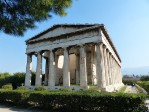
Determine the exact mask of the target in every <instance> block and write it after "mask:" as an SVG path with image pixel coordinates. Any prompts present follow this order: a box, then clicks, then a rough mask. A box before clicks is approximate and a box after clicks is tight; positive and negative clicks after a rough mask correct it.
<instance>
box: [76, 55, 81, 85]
mask: <svg viewBox="0 0 149 112" xmlns="http://www.w3.org/2000/svg"><path fill="white" fill-rule="evenodd" d="M79 58H80V57H79V54H76V84H79V82H80V81H79V80H80V75H79V60H80V59H79Z"/></svg>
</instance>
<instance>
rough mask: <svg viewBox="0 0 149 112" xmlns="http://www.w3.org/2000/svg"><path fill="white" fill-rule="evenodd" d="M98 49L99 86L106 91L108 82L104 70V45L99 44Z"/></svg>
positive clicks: (97, 74) (97, 70)
mask: <svg viewBox="0 0 149 112" xmlns="http://www.w3.org/2000/svg"><path fill="white" fill-rule="evenodd" d="M95 47H96V61H97V63H96V76H97V85H98V86H99V87H100V88H101V89H105V87H106V80H105V70H104V57H103V44H100V43H97V44H96V45H95Z"/></svg>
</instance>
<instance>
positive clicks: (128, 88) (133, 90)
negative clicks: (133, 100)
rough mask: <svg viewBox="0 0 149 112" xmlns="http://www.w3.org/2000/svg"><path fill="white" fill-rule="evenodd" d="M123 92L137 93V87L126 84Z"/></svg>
mask: <svg viewBox="0 0 149 112" xmlns="http://www.w3.org/2000/svg"><path fill="white" fill-rule="evenodd" d="M125 93H136V94H137V93H138V91H137V89H136V87H135V86H127V88H126V90H125Z"/></svg>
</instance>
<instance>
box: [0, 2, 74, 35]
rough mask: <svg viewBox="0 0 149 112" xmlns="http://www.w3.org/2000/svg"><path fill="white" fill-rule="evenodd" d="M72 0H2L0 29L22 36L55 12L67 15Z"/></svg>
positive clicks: (0, 5) (0, 3) (0, 4)
mask: <svg viewBox="0 0 149 112" xmlns="http://www.w3.org/2000/svg"><path fill="white" fill-rule="evenodd" d="M71 3H72V0H0V31H2V32H4V33H6V34H12V35H16V36H22V35H23V34H24V32H25V31H26V30H27V29H31V28H34V27H36V25H35V23H36V22H41V21H43V20H47V19H49V18H51V17H52V15H53V14H56V15H59V16H65V15H66V14H67V13H66V11H65V9H66V8H68V7H70V6H71Z"/></svg>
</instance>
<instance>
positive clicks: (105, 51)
mask: <svg viewBox="0 0 149 112" xmlns="http://www.w3.org/2000/svg"><path fill="white" fill-rule="evenodd" d="M104 67H105V79H106V85H107V86H108V85H109V77H108V62H107V49H106V47H104Z"/></svg>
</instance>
